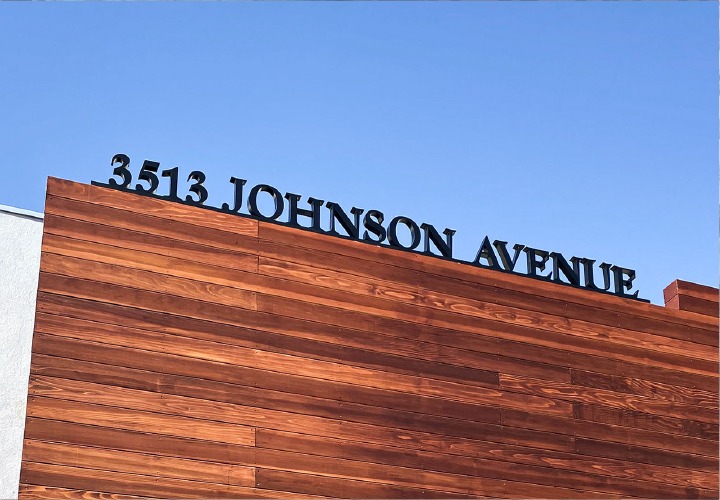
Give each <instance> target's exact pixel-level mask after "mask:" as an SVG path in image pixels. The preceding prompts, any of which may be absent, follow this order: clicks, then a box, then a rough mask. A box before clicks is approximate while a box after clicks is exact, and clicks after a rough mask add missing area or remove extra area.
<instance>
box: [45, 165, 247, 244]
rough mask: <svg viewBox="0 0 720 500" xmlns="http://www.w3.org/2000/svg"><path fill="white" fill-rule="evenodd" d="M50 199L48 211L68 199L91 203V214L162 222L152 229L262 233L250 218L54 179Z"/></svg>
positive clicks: (49, 190) (49, 182)
mask: <svg viewBox="0 0 720 500" xmlns="http://www.w3.org/2000/svg"><path fill="white" fill-rule="evenodd" d="M47 196H48V201H47V202H46V204H45V209H46V211H47V209H48V206H50V207H51V208H52V207H54V206H59V207H62V206H64V205H61V203H62V202H63V201H64V200H57V199H55V198H65V199H67V200H75V201H80V202H85V203H86V204H91V207H89V211H90V212H92V211H96V212H102V209H103V207H110V208H112V209H116V211H117V212H120V213H121V214H124V215H132V214H143V215H146V216H152V217H154V218H159V219H161V220H159V221H155V222H153V221H152V219H150V221H149V222H148V225H151V226H159V225H162V224H166V221H176V222H182V223H186V224H193V225H195V226H197V227H198V230H202V228H214V229H218V230H221V231H232V232H233V233H236V234H244V235H247V236H254V237H257V234H258V223H257V221H255V220H253V219H251V218H249V217H237V216H235V215H231V214H223V213H220V212H212V214H210V213H209V212H208V211H207V210H203V209H199V208H197V207H189V206H186V205H182V204H179V203H174V202H171V201H167V200H162V199H158V198H152V197H148V196H138V195H135V194H132V193H124V192H121V191H117V190H114V189H108V188H102V187H98V186H89V185H83V184H78V183H75V182H70V181H66V180H63V179H57V178H54V177H50V178H48V184H47ZM117 218H118V219H123V218H124V216H123V215H118V216H117ZM117 223H118V222H116V224H117Z"/></svg>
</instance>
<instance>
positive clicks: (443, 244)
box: [92, 154, 647, 302]
mask: <svg viewBox="0 0 720 500" xmlns="http://www.w3.org/2000/svg"><path fill="white" fill-rule="evenodd" d="M110 164H111V166H112V167H114V169H113V177H112V178H110V179H109V180H108V182H107V183H100V182H95V181H93V182H92V184H93V185H95V186H102V187H107V188H112V189H118V190H121V191H129V192H133V193H137V194H140V195H143V196H152V197H155V198H161V199H165V200H170V201H173V202H176V203H182V204H185V205H192V206H198V207H202V208H206V209H210V210H215V211H219V212H223V213H230V214H237V215H241V216H244V217H251V218H254V219H257V220H263V221H269V222H274V223H279V224H284V225H288V226H292V227H296V228H300V229H304V230H307V231H313V232H316V233H323V234H328V235H331V236H335V237H340V238H346V239H352V240H357V241H362V242H365V243H369V244H373V245H383V246H387V247H390V248H396V249H399V250H405V251H417V252H421V253H424V254H426V255H431V256H433V257H437V258H442V259H447V260H452V261H455V262H460V263H463V264H469V265H475V266H479V267H483V268H486V269H492V270H495V271H500V272H508V273H514V274H521V275H524V276H527V277H529V278H533V279H537V280H543V281H551V282H554V283H558V284H562V285H568V286H573V287H577V288H584V289H587V290H592V291H594V292H601V293H609V294H613V295H617V296H620V297H626V298H632V299H636V300H641V301H643V302H647V301H646V300H645V299H640V298H639V297H638V292H637V291H635V292H634V293H630V290H631V289H632V288H633V281H634V280H635V271H634V270H632V269H628V268H625V267H620V266H616V265H613V264H608V263H606V262H603V263H601V264H599V265H598V266H596V265H595V262H596V261H595V260H592V259H587V258H581V257H572V258H570V259H566V258H565V257H564V256H563V255H562V254H560V253H558V252H549V251H546V250H541V249H539V248H532V247H528V246H526V245H520V244H515V245H513V246H512V249H509V248H508V243H507V242H506V241H501V240H494V241H492V242H491V241H490V239H489V238H488V237H487V236H486V237H485V238H484V239H483V241H482V243H481V244H480V248H479V249H478V251H477V254H476V256H475V259H474V260H472V261H465V260H460V259H456V258H455V257H454V256H453V236H454V235H455V231H454V230H453V229H447V228H446V229H444V230H443V231H438V230H437V229H436V228H435V227H434V226H432V225H431V224H426V223H421V224H418V223H416V222H415V221H414V220H413V219H411V218H409V217H406V216H403V215H399V216H396V217H393V218H392V219H389V220H388V218H387V217H386V216H385V214H384V213H383V212H381V211H380V210H375V209H372V210H367V211H366V210H364V209H362V208H358V207H352V208H351V209H350V210H345V209H344V208H342V207H341V206H340V205H338V204H337V203H335V202H332V201H327V202H325V201H324V200H320V199H318V198H313V197H308V198H307V199H305V200H303V198H302V196H300V195H299V194H295V193H289V192H288V193H285V194H284V195H283V194H282V193H281V192H280V191H278V190H277V189H276V188H274V187H273V186H270V185H268V184H257V185H255V186H253V187H251V188H250V189H247V188H246V184H247V181H246V180H245V179H240V178H237V177H231V178H230V184H231V185H232V191H231V192H232V203H223V204H222V205H221V206H220V207H212V206H207V205H205V204H204V203H205V201H206V200H207V199H208V191H207V188H206V187H205V186H204V182H205V180H206V177H205V174H204V173H203V172H201V171H199V170H195V171H192V172H190V174H189V175H188V177H187V183H188V185H187V194H186V195H185V196H184V197H181V196H179V195H178V192H179V191H178V190H179V189H180V185H179V184H180V182H179V180H180V173H179V169H178V167H174V168H171V169H167V170H162V171H160V177H158V170H159V168H160V164H159V163H158V162H155V161H150V160H145V161H144V162H143V164H142V167H141V168H140V171H139V173H138V177H137V179H138V181H140V182H138V183H137V184H135V187H132V186H131V184H132V180H133V176H132V172H131V171H130V169H129V167H130V158H129V157H128V156H127V155H124V154H116V155H115V156H113V158H112V160H111V162H110ZM115 177H117V178H115ZM161 178H163V179H162V181H161ZM164 178H167V181H165V179H164ZM161 182H167V188H168V194H167V195H158V194H156V191H157V189H158V187H159V186H160V183H161ZM246 194H247V195H246ZM243 207H245V210H246V212H245V213H243V212H242V211H243ZM261 207H265V208H264V210H263V209H261ZM323 213H324V216H325V218H326V220H327V224H326V227H324V228H323V227H322V224H321V217H322V215H323ZM403 235H404V236H403Z"/></svg>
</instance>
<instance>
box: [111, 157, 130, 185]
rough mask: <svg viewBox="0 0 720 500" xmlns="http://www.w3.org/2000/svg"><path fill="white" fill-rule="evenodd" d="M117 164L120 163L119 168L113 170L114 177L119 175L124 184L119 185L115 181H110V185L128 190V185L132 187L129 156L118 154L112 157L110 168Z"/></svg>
mask: <svg viewBox="0 0 720 500" xmlns="http://www.w3.org/2000/svg"><path fill="white" fill-rule="evenodd" d="M117 162H120V166H119V167H115V169H114V170H113V175H119V176H120V177H122V178H123V180H122V184H120V183H118V181H116V180H115V179H112V178H111V179H110V180H109V181H108V184H110V185H111V186H117V187H120V188H126V187H128V185H130V181H131V180H132V174H131V173H130V171H129V170H128V165H130V158H128V156H127V155H124V154H122V153H120V154H116V155H115V156H113V157H112V160H110V166H111V167H112V166H113V165H115V164H116V163H117Z"/></svg>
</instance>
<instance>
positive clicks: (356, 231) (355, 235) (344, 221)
mask: <svg viewBox="0 0 720 500" xmlns="http://www.w3.org/2000/svg"><path fill="white" fill-rule="evenodd" d="M325 206H326V207H328V208H329V209H330V229H329V230H328V233H329V234H334V235H338V234H340V233H338V232H337V231H335V220H337V221H338V222H339V223H340V225H341V226H342V227H343V229H345V232H346V233H347V234H348V236H350V237H351V238H352V239H354V240H357V239H360V214H361V213H363V212H364V211H365V210H364V209H362V208H357V207H352V208H351V209H350V213H351V214H353V215H354V216H355V222H354V223H353V222H352V221H350V218H349V217H348V216H347V214H346V213H345V211H344V210H343V209H342V207H341V206H340V205H338V204H337V203H335V202H333V201H328V202H327V203H326V204H325Z"/></svg>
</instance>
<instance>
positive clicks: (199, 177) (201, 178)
mask: <svg viewBox="0 0 720 500" xmlns="http://www.w3.org/2000/svg"><path fill="white" fill-rule="evenodd" d="M191 179H192V180H194V181H195V184H193V185H192V186H190V192H191V193H195V194H196V195H198V199H197V200H193V197H192V195H187V196H186V197H185V201H188V202H190V203H195V204H196V205H202V204H203V203H204V202H205V200H207V197H208V192H207V189H205V186H203V185H202V183H203V182H205V174H203V173H202V172H200V171H199V170H194V171H192V172H190V175H188V181H189V180H191Z"/></svg>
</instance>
